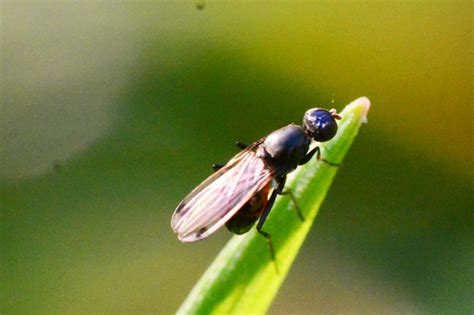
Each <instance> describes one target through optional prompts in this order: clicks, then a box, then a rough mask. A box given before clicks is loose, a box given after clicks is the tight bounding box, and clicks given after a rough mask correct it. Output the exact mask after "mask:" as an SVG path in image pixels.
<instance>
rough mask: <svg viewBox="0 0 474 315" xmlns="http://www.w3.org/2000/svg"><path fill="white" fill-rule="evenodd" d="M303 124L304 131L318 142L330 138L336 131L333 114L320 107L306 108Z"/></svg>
mask: <svg viewBox="0 0 474 315" xmlns="http://www.w3.org/2000/svg"><path fill="white" fill-rule="evenodd" d="M331 111H332V110H331ZM336 117H337V115H336ZM303 125H304V128H305V130H306V132H307V133H308V134H309V135H310V136H311V137H312V138H313V139H314V140H315V141H318V142H323V141H328V140H331V139H332V138H333V137H334V136H335V135H336V132H337V123H336V119H335V116H334V115H333V113H331V112H329V111H328V110H326V109H322V108H312V109H310V110H308V111H307V112H306V113H305V114H304V118H303Z"/></svg>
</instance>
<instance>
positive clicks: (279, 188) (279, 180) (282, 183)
mask: <svg viewBox="0 0 474 315" xmlns="http://www.w3.org/2000/svg"><path fill="white" fill-rule="evenodd" d="M313 151H314V150H313ZM308 154H311V152H310V153H308ZM313 154H314V153H313ZM310 158H311V157H310ZM275 181H276V182H277V185H278V186H277V187H276V188H275V191H276V192H277V194H279V195H289V196H290V198H291V200H292V201H293V204H294V205H295V210H296V214H297V215H298V217H299V218H300V219H301V221H304V216H303V213H301V210H300V207H299V206H298V203H297V202H296V198H295V196H294V195H293V192H292V191H291V189H289V188H288V189H286V190H285V191H283V188H284V187H285V182H286V176H283V177H278V178H276V179H275Z"/></svg>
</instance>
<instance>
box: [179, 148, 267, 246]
mask: <svg viewBox="0 0 474 315" xmlns="http://www.w3.org/2000/svg"><path fill="white" fill-rule="evenodd" d="M257 144H258V142H257V143H256V144H254V145H252V146H253V147H255V146H256V145H257ZM271 180H272V173H271V171H270V170H268V169H267V168H266V167H265V165H264V163H263V161H262V160H261V159H260V158H258V157H257V156H256V155H255V151H254V150H253V148H248V149H246V150H244V151H242V152H241V153H239V154H238V155H236V156H235V157H234V158H233V159H232V160H230V161H229V162H228V163H227V164H226V165H225V166H224V167H223V168H221V169H220V170H218V171H217V172H215V173H214V174H212V175H211V176H209V177H208V178H207V179H206V180H205V181H204V182H203V183H201V184H200V185H199V186H198V187H196V188H195V189H194V190H193V191H192V192H191V193H190V194H189V195H188V196H186V197H185V198H184V199H183V201H181V203H180V204H179V205H178V207H177V208H176V210H175V212H174V214H173V217H172V218H171V227H172V228H173V230H174V231H175V232H176V233H177V234H178V238H179V239H180V240H181V241H183V242H194V241H198V240H201V239H203V238H205V237H207V236H209V235H210V234H212V233H213V232H215V231H216V230H217V229H218V228H220V227H221V226H222V225H224V224H225V222H227V221H228V220H229V219H230V218H231V217H232V216H233V215H234V214H235V213H236V212H237V211H239V209H240V208H241V207H242V206H243V205H244V204H245V203H246V202H247V201H248V200H249V199H250V198H251V197H252V196H253V195H255V194H256V193H258V192H259V191H260V190H262V189H263V188H264V187H265V186H266V185H268V184H269V183H270V181H271Z"/></svg>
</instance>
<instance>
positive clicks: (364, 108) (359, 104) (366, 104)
mask: <svg viewBox="0 0 474 315" xmlns="http://www.w3.org/2000/svg"><path fill="white" fill-rule="evenodd" d="M346 109H347V110H349V111H351V112H360V119H361V122H362V123H367V113H368V112H369V109H370V100H369V99H368V98H367V97H365V96H362V97H359V98H358V99H356V100H355V101H353V102H352V103H350V104H349V105H347V107H346Z"/></svg>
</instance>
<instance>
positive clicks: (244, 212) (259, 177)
mask: <svg viewBox="0 0 474 315" xmlns="http://www.w3.org/2000/svg"><path fill="white" fill-rule="evenodd" d="M338 119H341V117H340V116H339V115H338V114H337V113H336V110H335V109H331V110H326V109H323V108H312V109H310V110H308V111H306V113H305V114H304V117H303V126H298V125H295V124H290V125H288V126H286V127H283V128H280V129H278V130H276V131H273V132H272V133H270V134H269V135H268V136H266V137H263V138H261V139H259V140H257V141H256V142H254V143H253V144H251V145H249V146H246V145H244V144H242V143H240V142H237V146H238V147H240V148H241V149H242V151H241V152H240V153H238V154H237V155H235V156H234V157H233V158H232V159H231V160H230V161H229V162H227V164H225V165H216V164H215V165H214V166H213V167H214V170H215V172H214V174H212V175H211V176H209V177H208V178H207V179H206V180H205V181H204V182H202V183H201V184H200V185H199V186H197V187H196V188H195V189H194V190H193V191H191V192H190V193H189V194H188V195H187V196H186V197H185V198H184V199H183V200H182V201H181V202H180V203H179V205H178V207H177V208H176V210H175V212H174V214H173V217H172V218H171V227H172V229H173V231H174V232H176V233H177V234H178V239H179V240H181V241H182V242H195V241H199V240H202V239H204V238H206V237H208V236H209V235H211V234H212V233H214V232H215V231H216V230H217V229H219V228H220V227H222V226H223V225H226V227H227V229H229V230H230V231H231V232H233V233H235V234H244V233H246V232H248V231H249V230H250V229H251V228H252V226H253V225H254V224H255V222H257V220H258V223H257V231H258V232H259V233H260V234H261V235H263V236H264V237H265V238H266V239H267V241H268V245H269V248H270V255H271V258H272V259H273V260H275V255H274V251H273V245H272V239H271V235H270V234H269V233H267V232H265V231H263V230H262V227H263V224H264V223H265V220H266V218H267V216H268V214H269V213H270V210H271V209H272V206H273V203H274V202H275V199H276V197H277V195H285V194H288V195H289V196H290V197H291V199H292V200H293V202H294V204H295V208H296V210H297V213H298V216H299V217H300V219H301V220H304V218H303V215H302V214H301V211H300V210H299V208H298V206H297V203H296V201H295V198H294V197H293V194H292V193H291V191H290V190H287V191H284V190H283V189H284V186H285V181H286V176H287V174H288V173H290V172H292V171H293V170H295V169H296V168H297V167H298V165H303V164H305V163H307V162H308V161H309V160H310V159H311V158H312V157H313V156H314V155H315V154H316V156H317V158H318V159H320V148H319V147H318V146H316V147H315V148H314V149H312V150H311V151H309V152H308V150H309V146H310V143H311V139H314V140H315V141H317V142H324V141H328V140H330V139H332V138H333V137H334V136H335V135H336V132H337V123H336V120H338ZM326 162H327V161H326ZM328 163H329V162H328ZM330 164H331V163H330ZM272 188H273V190H272V192H271V194H270V189H272ZM269 194H270V197H268V195H269Z"/></svg>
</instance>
